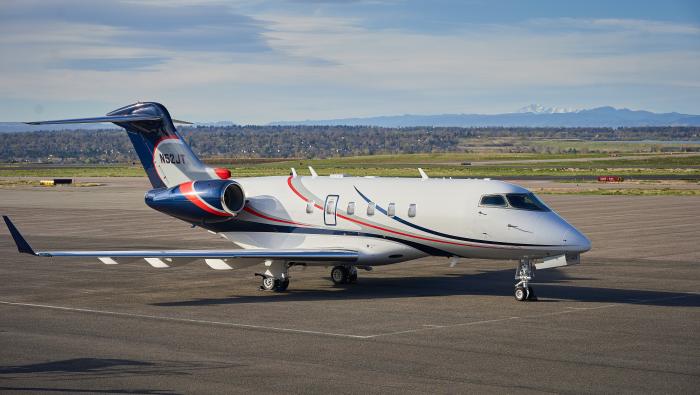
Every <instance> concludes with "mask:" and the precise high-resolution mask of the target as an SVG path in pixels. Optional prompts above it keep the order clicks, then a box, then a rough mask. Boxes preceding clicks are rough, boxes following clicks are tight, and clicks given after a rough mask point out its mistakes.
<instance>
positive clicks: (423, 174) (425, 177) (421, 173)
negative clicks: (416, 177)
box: [418, 167, 429, 180]
mask: <svg viewBox="0 0 700 395" xmlns="http://www.w3.org/2000/svg"><path fill="white" fill-rule="evenodd" d="M418 173H420V178H421V180H427V179H428V178H429V177H428V175H427V174H425V172H424V171H423V169H421V168H420V167H419V168H418Z"/></svg>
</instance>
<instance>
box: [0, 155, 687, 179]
mask: <svg viewBox="0 0 700 395" xmlns="http://www.w3.org/2000/svg"><path fill="white" fill-rule="evenodd" d="M606 158H607V159H606ZM581 159H584V160H583V161H581ZM587 159H594V160H587ZM506 160H512V161H514V162H512V163H497V164H493V165H489V164H488V162H487V163H481V164H480V165H479V166H469V165H461V164H459V163H462V162H472V161H506ZM537 160H555V161H554V162H536V161H537ZM241 162H243V163H240V164H239V163H237V162H228V161H218V160H217V161H213V163H212V166H220V167H227V168H229V169H231V171H232V172H233V174H234V175H235V176H238V177H253V176H272V175H286V174H289V173H290V168H291V167H294V168H296V170H297V172H298V173H299V174H303V175H308V174H310V172H309V170H308V166H313V167H314V168H315V169H316V171H317V172H318V174H320V175H328V174H347V175H353V176H368V175H372V176H384V177H417V176H418V171H417V169H416V168H417V167H423V168H424V169H425V170H426V172H428V174H429V175H430V176H432V177H518V176H528V177H530V176H541V177H551V176H597V175H610V174H614V175H623V176H635V175H645V176H668V175H673V176H686V175H687V176H699V175H700V154H694V155H691V156H681V155H675V156H669V155H666V156H662V155H651V154H643V155H636V156H630V157H627V158H615V157H610V156H609V155H600V154H595V155H593V154H591V155H588V156H586V155H571V154H569V155H562V154H559V155H544V154H469V153H466V154H463V153H454V154H450V153H446V154H445V153H441V154H416V155H389V156H388V155H375V156H358V157H348V158H331V159H319V160H285V161H266V160H262V161H260V160H259V161H258V163H250V162H247V163H246V162H245V161H241ZM447 163H458V164H452V165H450V164H447ZM140 176H144V171H143V169H142V168H141V166H127V165H96V166H56V165H5V166H0V177H140Z"/></svg>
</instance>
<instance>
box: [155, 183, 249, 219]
mask: <svg viewBox="0 0 700 395" xmlns="http://www.w3.org/2000/svg"><path fill="white" fill-rule="evenodd" d="M145 200H146V204H147V205H148V206H149V207H151V208H153V209H155V210H158V211H160V212H163V213H165V214H168V215H171V216H173V217H175V218H179V219H182V220H184V221H187V222H191V223H200V224H201V223H217V222H223V221H228V220H230V219H233V218H235V217H236V215H238V213H239V212H240V211H241V210H243V206H245V193H244V192H243V188H242V187H241V185H240V184H238V183H237V182H235V181H232V180H202V181H190V182H185V183H182V184H180V185H178V186H175V187H172V188H167V189H166V188H159V189H152V190H150V191H148V192H146V197H145Z"/></svg>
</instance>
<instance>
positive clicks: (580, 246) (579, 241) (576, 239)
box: [564, 226, 591, 253]
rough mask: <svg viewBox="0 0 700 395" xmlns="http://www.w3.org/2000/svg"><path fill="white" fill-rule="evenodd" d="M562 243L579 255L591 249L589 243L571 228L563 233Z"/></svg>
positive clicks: (576, 230)
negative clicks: (574, 249)
mask: <svg viewBox="0 0 700 395" xmlns="http://www.w3.org/2000/svg"><path fill="white" fill-rule="evenodd" d="M564 242H565V243H566V245H567V246H571V247H575V248H576V250H577V252H579V253H583V252H586V251H588V250H590V249H591V241H590V240H588V238H587V237H586V236H584V235H583V233H581V232H579V231H578V229H576V228H574V227H573V226H572V227H571V228H570V229H568V230H567V231H566V232H565V233H564Z"/></svg>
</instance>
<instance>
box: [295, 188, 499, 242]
mask: <svg viewBox="0 0 700 395" xmlns="http://www.w3.org/2000/svg"><path fill="white" fill-rule="evenodd" d="M287 185H289V188H291V189H292V191H293V192H294V193H295V194H297V196H299V197H300V198H302V199H303V200H304V201H306V202H308V201H309V199H307V198H306V197H304V195H302V194H301V193H299V191H297V190H296V188H294V185H292V176H289V178H287ZM315 206H316V207H317V208H318V209H321V210H323V207H321V206H319V205H315ZM336 215H337V216H338V217H340V218H342V219H344V220H348V221H350V222H354V223H356V224H359V225H364V226H368V227H370V228H374V229H378V230H382V231H384V232H389V233H393V234H397V235H401V236H406V237H412V238H414V239H419V240H425V241H432V242H435V243H443V244H452V245H457V246H467V247H477V248H499V249H507V248H508V247H500V246H484V245H479V244H468V243H458V242H455V241H447V240H438V239H433V238H431V237H423V236H418V235H413V234H410V233H404V232H401V231H398V230H392V229H387V228H383V227H381V226H377V225H372V224H369V223H367V222H363V221H360V220H357V219H354V218H350V217H346V216H345V215H342V214H336Z"/></svg>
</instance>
